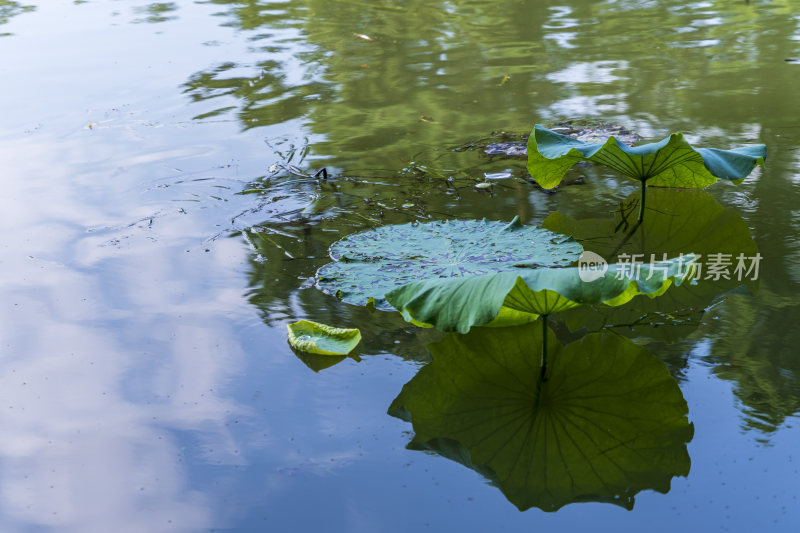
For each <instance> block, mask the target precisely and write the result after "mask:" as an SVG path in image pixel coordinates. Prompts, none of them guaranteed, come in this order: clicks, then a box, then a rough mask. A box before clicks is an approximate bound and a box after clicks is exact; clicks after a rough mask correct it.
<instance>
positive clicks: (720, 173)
mask: <svg viewBox="0 0 800 533" xmlns="http://www.w3.org/2000/svg"><path fill="white" fill-rule="evenodd" d="M766 157H767V148H766V146H765V145H763V144H760V145H756V146H746V147H742V148H734V149H733V150H718V149H716V148H693V147H692V146H691V145H690V144H689V143H688V142H687V141H686V139H684V137H683V135H682V134H680V133H673V134H671V135H670V136H669V137H666V138H665V139H663V140H661V141H658V142H655V143H650V144H643V145H641V146H636V147H631V146H628V145H627V144H625V143H623V142H620V141H619V140H617V139H616V138H615V137H610V138H609V139H608V140H607V141H605V142H603V143H588V142H585V141H580V140H578V139H574V138H572V137H569V136H567V135H561V134H560V133H556V132H554V131H550V130H548V129H547V128H544V127H543V126H540V125H539V124H537V125H535V126H534V129H533V132H532V133H531V135H530V137H529V138H528V172H530V174H531V176H532V177H533V179H534V180H536V182H537V183H538V184H539V185H541V186H542V187H543V188H545V189H552V188H553V187H555V186H556V185H558V184H559V183H561V179H562V178H563V176H564V174H565V173H566V172H567V170H569V169H570V168H571V167H572V166H573V165H574V164H575V163H578V162H579V161H592V162H594V163H599V164H601V165H605V166H607V167H609V168H612V169H614V170H616V171H618V172H620V173H622V174H624V175H625V176H628V177H629V178H632V179H635V180H637V181H640V182H642V183H645V182H647V184H648V185H655V186H660V187H683V188H703V187H708V186H709V185H711V184H712V183H714V182H716V181H717V179H726V180H729V181H733V182H734V183H739V182H741V181H742V180H744V179H745V178H746V177H747V176H748V175H749V174H750V172H752V171H753V169H754V168H755V167H756V165H761V166H763V165H764V160H765V159H766Z"/></svg>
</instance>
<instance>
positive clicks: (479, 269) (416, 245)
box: [317, 218, 583, 309]
mask: <svg viewBox="0 0 800 533" xmlns="http://www.w3.org/2000/svg"><path fill="white" fill-rule="evenodd" d="M582 251H583V248H582V247H581V246H580V245H579V244H577V243H575V242H574V241H573V240H572V239H571V238H568V237H565V236H564V235H559V234H557V233H553V232H550V231H547V230H543V229H541V228H537V227H534V226H526V225H524V224H522V223H520V221H519V219H518V218H515V219H514V220H513V221H512V222H510V223H505V222H494V221H486V220H447V221H440V222H429V223H411V224H398V225H391V226H382V227H379V228H375V229H371V230H367V231H364V232H361V233H356V234H353V235H348V236H347V237H345V238H343V239H341V240H339V241H337V242H335V243H334V244H333V245H331V247H330V255H331V257H332V258H333V259H334V262H333V263H329V264H327V265H324V266H323V267H322V268H320V269H319V270H318V271H317V287H318V288H320V289H322V290H323V291H325V292H327V293H329V294H334V295H336V296H337V297H339V298H340V299H341V300H343V301H345V302H347V303H351V304H355V305H366V304H367V303H368V302H370V301H374V304H375V307H376V308H378V309H392V307H391V306H390V305H389V304H387V303H386V301H385V299H384V295H385V294H386V293H387V292H389V291H391V290H393V289H396V288H398V287H401V286H402V285H405V284H406V283H409V282H411V281H417V280H421V279H450V278H459V277H464V276H476V275H482V274H489V273H497V272H504V271H521V270H529V269H533V268H537V267H552V266H565V265H569V264H570V263H572V262H574V261H576V260H577V259H578V258H579V257H580V255H581V252H582Z"/></svg>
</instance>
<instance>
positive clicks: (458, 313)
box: [386, 254, 694, 333]
mask: <svg viewBox="0 0 800 533" xmlns="http://www.w3.org/2000/svg"><path fill="white" fill-rule="evenodd" d="M693 261H694V256H692V255H691V254H689V255H686V256H683V257H679V258H676V259H672V260H669V261H664V262H658V263H654V264H645V265H639V266H637V267H635V268H631V266H632V265H631V264H613V265H609V266H608V269H607V271H606V272H605V273H604V274H603V275H602V276H601V277H599V278H596V279H593V280H592V281H585V280H584V278H585V277H586V276H585V271H584V270H582V269H581V268H580V267H567V268H537V269H530V270H528V269H520V270H519V271H517V272H497V273H493V274H486V275H483V276H468V277H460V278H453V279H428V280H424V281H418V282H413V283H409V284H407V285H404V286H402V287H400V288H398V289H395V290H393V291H391V292H389V293H387V294H386V300H387V301H388V302H389V303H390V304H392V305H393V306H394V307H395V308H397V309H399V310H401V312H402V313H403V315H404V316H405V317H406V318H407V319H413V320H414V321H416V322H418V323H423V324H431V325H433V326H435V327H436V328H438V329H440V330H442V331H458V332H460V333H466V332H468V331H469V330H470V328H471V327H473V326H483V325H487V324H489V325H492V326H505V325H512V324H520V323H524V322H530V321H533V320H535V319H536V318H537V316H538V315H549V314H551V313H557V312H559V311H564V310H566V309H570V308H573V307H577V306H579V305H582V304H601V303H602V304H607V305H622V304H624V303H626V302H628V301H629V300H630V299H631V298H633V297H634V296H637V295H639V294H647V295H648V296H650V297H653V298H654V297H656V296H659V295H661V294H662V293H663V292H664V291H666V290H667V288H669V286H670V285H671V284H673V283H674V284H676V285H680V284H681V283H682V281H683V280H684V279H685V278H687V277H689V276H690V275H691V273H692V271H693V270H692V264H693Z"/></svg>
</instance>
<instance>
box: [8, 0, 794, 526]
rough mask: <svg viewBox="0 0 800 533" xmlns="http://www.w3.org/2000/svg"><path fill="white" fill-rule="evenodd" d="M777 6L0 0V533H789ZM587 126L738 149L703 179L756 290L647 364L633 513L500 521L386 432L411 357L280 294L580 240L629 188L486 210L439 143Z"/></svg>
mask: <svg viewBox="0 0 800 533" xmlns="http://www.w3.org/2000/svg"><path fill="white" fill-rule="evenodd" d="M797 7H798V6H795V5H794V3H793V2H778V1H773V2H770V1H752V2H749V3H748V2H719V1H709V2H697V3H683V2H678V1H674V0H673V1H668V2H663V3H656V2H633V1H622V0H620V1H606V2H586V1H582V0H581V1H577V0H576V1H573V2H511V1H503V2H485V1H478V0H475V1H463V2H434V3H431V2H422V1H408V2H363V3H362V2H357V1H332V2H319V1H316V0H305V1H290V2H266V1H260V0H249V1H244V0H242V1H237V0H208V1H196V2H190V1H176V2H164V3H147V2H145V1H143V0H136V1H132V0H117V1H114V2H100V1H95V2H81V1H77V0H76V1H65V0H48V1H47V2H44V1H41V0H20V1H11V2H9V1H8V0H5V1H4V0H0V116H2V120H0V161H2V165H0V184H2V188H1V189H0V230H2V234H1V236H0V427H1V428H2V437H0V530H2V531H4V532H6V531H7V532H28V531H74V532H95V531H97V532H107V531H118V532H125V531H131V532H143V531H146V532H194V531H242V532H250V531H315V530H324V531H347V532H360V531H364V532H367V531H368V532H372V531H385V532H390V531H404V532H405V531H417V530H429V531H475V532H479V531H488V530H492V531H522V530H550V529H559V530H563V531H578V530H584V529H593V530H596V531H615V532H616V531H644V530H647V531H663V532H671V531H681V530H683V531H717V530H721V531H738V532H749V531H787V532H788V531H796V530H797V528H798V527H800V502H798V493H800V490H798V487H800V473H799V471H798V469H800V464H798V463H799V462H800V457H798V456H797V450H798V442H800V430H799V429H798V418H797V414H798V412H800V359H798V356H797V353H798V352H797V349H796V346H797V341H800V328H798V327H797V323H798V320H800V301H798V299H797V294H798V284H799V283H800V274H799V272H800V271H798V267H797V265H798V250H800V248H799V247H798V245H797V235H798V231H799V230H800V215H799V213H800V211H798V206H800V200H798V183H799V182H798V179H797V175H798V168H799V167H800V165H799V164H798V154H800V152H798V150H797V147H796V144H797V140H798V138H800V124H798V122H797V119H796V117H797V116H800V109H799V107H800V106H799V104H798V102H797V98H796V89H795V88H796V80H797V76H798V75H800V66H796V65H794V64H793V63H791V62H787V61H784V60H785V59H792V58H800V44H799V39H800V27H798V24H799V23H800V19H798V17H797V16H796V15H795V12H796V8H797ZM506 76H508V78H505V77H506ZM504 79H505V81H504ZM586 117H588V118H591V119H600V120H608V121H612V122H615V123H620V124H624V125H626V127H629V128H631V129H634V130H635V131H637V132H639V133H640V134H641V135H642V136H643V137H646V138H651V139H656V138H661V137H663V136H665V135H666V134H667V133H669V131H673V130H682V131H686V132H687V134H688V136H689V138H690V140H691V141H692V142H699V143H700V144H701V145H707V146H719V147H723V148H724V147H729V146H735V145H739V144H747V143H757V142H763V143H766V144H767V146H768V149H769V151H770V152H769V154H770V155H769V160H768V164H767V167H766V169H764V170H757V171H756V173H755V174H754V175H753V176H751V178H749V179H748V180H747V181H746V182H745V183H744V184H743V185H741V186H740V187H738V188H736V187H734V186H732V185H730V184H727V183H720V184H717V185H715V186H714V187H712V188H710V189H709V192H710V193H711V194H712V195H713V197H714V198H715V199H716V201H717V202H718V203H719V205H721V206H722V207H724V208H731V209H733V210H734V211H735V212H736V213H737V216H739V217H741V218H742V219H743V220H744V222H745V223H746V225H747V227H748V228H749V229H750V231H751V234H752V237H753V239H754V241H755V243H756V244H757V246H758V249H759V251H760V253H761V254H762V255H763V256H764V259H763V263H762V267H763V270H762V276H761V281H760V285H759V288H758V293H757V294H756V295H755V296H751V295H731V296H729V297H727V298H725V299H723V300H722V301H720V302H717V303H715V304H714V305H713V306H712V305H709V306H708V308H707V309H706V310H705V312H704V313H703V314H702V319H701V321H700V323H699V325H698V326H697V327H696V328H694V329H693V330H692V331H691V332H689V333H687V334H686V335H681V336H680V338H679V340H678V341H677V342H675V343H672V344H667V343H664V342H661V341H658V340H656V341H653V342H650V343H649V344H648V346H649V347H650V349H651V350H652V351H653V352H654V353H655V354H656V355H657V356H658V357H659V358H661V359H662V360H664V361H665V362H666V363H667V366H668V368H669V369H670V372H671V373H672V375H673V376H674V377H675V378H676V380H677V381H678V383H679V385H680V389H681V391H682V393H683V395H684V397H685V399H686V401H687V403H688V407H689V419H690V420H691V422H692V423H693V424H694V428H695V429H694V438H693V439H692V440H691V442H690V443H689V444H688V452H689V455H690V457H691V471H690V473H689V475H688V477H675V478H674V479H673V480H672V484H671V490H669V492H668V493H666V494H661V493H658V492H655V491H643V492H641V493H639V494H638V495H637V496H636V503H635V507H634V509H633V510H632V511H627V510H625V509H622V508H620V507H616V506H613V505H608V504H601V503H575V504H572V505H568V506H566V507H564V508H562V509H561V510H559V511H557V512H553V513H545V512H543V511H540V510H538V509H535V508H534V509H530V510H528V511H525V512H520V511H519V510H518V509H517V508H516V507H514V505H512V504H511V503H510V502H509V501H508V500H507V499H506V497H505V496H504V495H503V493H502V492H501V491H500V490H498V489H497V488H496V487H494V486H492V485H490V484H489V482H488V481H487V480H486V479H485V478H483V477H482V476H480V475H479V474H478V473H476V472H474V471H472V470H470V469H467V468H465V467H464V466H462V465H460V464H457V463H456V462H453V461H449V460H447V459H445V458H443V457H440V456H438V455H434V454H428V453H424V452H420V451H412V450H408V449H406V445H407V444H408V443H409V441H410V440H411V438H412V436H413V431H412V427H411V425H410V424H409V423H407V422H404V421H402V420H399V419H397V418H393V417H391V416H389V415H388V414H387V409H388V407H389V405H390V404H391V403H392V401H393V400H394V398H395V397H396V396H397V395H398V393H399V392H400V390H401V389H402V387H403V385H404V384H405V383H407V382H408V381H409V380H410V379H411V378H412V377H413V376H414V375H415V374H416V373H417V371H418V370H419V368H421V366H422V365H423V364H425V361H426V360H427V355H426V350H425V345H426V344H427V343H428V342H431V341H433V340H435V339H437V338H438V336H437V334H436V333H435V332H431V331H424V330H423V331H421V330H417V329H416V328H413V327H411V326H409V325H407V324H406V323H405V322H403V321H402V320H401V319H400V318H398V317H396V316H394V315H392V314H390V313H377V314H375V315H371V314H369V313H368V312H367V311H365V310H363V309H359V308H354V307H352V306H347V305H346V304H341V303H339V302H337V301H336V300H335V299H333V298H331V297H329V296H327V295H324V294H322V293H321V292H319V291H317V290H316V289H315V288H314V287H313V280H312V278H313V275H314V272H315V271H316V269H317V268H318V267H319V266H321V265H323V264H324V263H326V262H327V261H328V258H327V251H326V250H327V246H328V245H329V244H330V243H331V242H333V241H334V240H336V239H337V238H340V237H341V236H343V235H345V234H347V233H350V232H353V231H359V230H362V229H366V228H368V227H371V226H373V225H375V224H379V223H401V222H408V221H411V220H414V219H420V220H429V219H436V218H442V217H446V216H458V217H464V218H481V217H486V218H490V219H497V220H510V219H511V218H513V216H515V215H520V216H521V217H522V218H523V219H524V220H525V221H526V222H529V223H534V224H539V223H541V222H542V221H543V220H544V219H545V217H546V216H547V215H548V214H550V213H551V212H553V211H557V210H559V211H562V212H565V213H567V214H570V215H571V216H574V217H578V218H593V217H602V216H608V214H609V213H610V212H611V211H612V210H613V209H614V207H615V206H616V203H617V202H618V201H619V200H621V199H622V198H624V197H625V196H627V195H628V194H631V193H635V191H636V184H635V183H633V182H627V181H624V180H623V179H622V178H619V177H617V176H615V175H613V174H612V173H610V172H605V171H603V170H598V169H594V168H583V169H578V170H576V171H575V173H574V175H573V178H576V177H580V178H581V179H582V180H583V181H584V182H585V183H584V184H583V185H580V186H575V187H564V188H563V189H562V190H561V191H560V192H559V193H557V194H554V195H547V194H544V193H542V192H541V191H540V190H538V189H537V188H535V187H534V186H533V185H531V184H530V183H528V182H527V181H525V180H522V179H510V180H506V181H503V182H502V183H499V184H498V185H497V186H495V189H494V194H493V195H487V194H485V193H481V192H480V191H476V190H475V189H474V187H473V186H472V185H473V182H472V181H470V180H472V179H475V178H482V177H483V175H484V174H485V173H493V172H501V171H502V172H510V173H512V174H514V175H515V176H516V175H519V173H524V171H523V170H522V169H523V167H524V161H520V160H503V159H494V160H489V159H487V158H485V157H482V156H481V155H480V153H479V152H475V151H472V152H470V151H468V152H453V151H452V150H451V149H452V148H453V147H455V146H459V145H463V144H464V143H467V142H469V141H474V140H477V139H481V138H483V137H486V136H489V135H490V134H491V133H492V132H493V131H496V130H504V131H509V132H517V133H519V132H527V131H529V130H530V128H531V126H532V124H533V123H534V122H554V121H558V120H562V119H567V118H578V119H581V118H586ZM289 165H294V166H295V167H297V169H299V170H302V171H303V172H310V173H313V172H314V171H316V170H317V169H318V168H320V167H322V166H325V167H327V168H328V169H329V170H330V171H331V173H332V174H333V175H336V176H340V177H343V176H347V177H350V178H357V179H351V180H349V181H348V180H344V179H340V180H335V179H334V180H331V181H330V182H329V183H328V184H323V185H319V184H317V182H315V181H314V180H309V179H305V178H302V177H300V176H297V175H295V174H292V173H291V172H289V171H288V170H287V169H288V167H289ZM414 166H417V167H420V166H421V167H424V168H423V170H419V168H418V169H417V170H413V167H414ZM403 169H405V170H403ZM426 169H427V173H425V170H426ZM434 174H435V175H442V176H445V177H447V176H453V177H454V180H453V182H452V186H447V185H446V183H445V182H444V181H442V179H434V178H432V176H434ZM254 187H255V188H258V189H260V191H261V192H259V193H253V194H239V193H240V192H242V191H245V190H248V189H252V188H254ZM409 203H411V204H414V207H413V208H409V207H403V205H404V204H409ZM253 225H259V226H260V227H261V228H262V229H263V231H264V232H265V234H266V235H267V236H269V238H270V241H268V243H267V244H266V245H264V246H263V247H253V246H251V244H250V243H248V241H247V240H246V239H245V238H243V236H242V233H241V232H242V230H245V229H247V228H249V227H251V226H253ZM301 318H308V319H312V320H318V321H321V322H326V323H331V324H337V325H342V326H351V325H355V326H358V327H360V328H361V329H362V332H363V333H364V341H363V342H362V345H361V346H360V347H359V349H358V351H357V357H352V358H347V359H345V360H344V361H342V362H340V363H338V364H336V365H334V366H331V367H330V368H326V369H323V370H321V371H319V372H315V371H314V370H312V367H314V364H313V362H311V363H309V364H306V362H304V361H303V360H302V359H301V358H299V357H298V356H296V355H295V354H294V353H293V352H292V350H291V349H290V348H289V346H288V344H287V342H286V328H285V327H286V324H288V323H290V322H293V321H295V320H298V319H301ZM638 342H641V343H646V342H647V341H646V340H643V339H639V341H638ZM314 368H316V369H318V367H314Z"/></svg>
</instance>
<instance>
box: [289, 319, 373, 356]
mask: <svg viewBox="0 0 800 533" xmlns="http://www.w3.org/2000/svg"><path fill="white" fill-rule="evenodd" d="M286 329H287V330H288V331H289V345H290V346H291V347H292V348H294V349H296V350H300V351H302V352H307V353H311V354H320V355H347V354H349V353H350V352H352V351H353V349H354V348H355V347H356V346H357V345H358V343H359V342H361V332H360V331H359V330H358V329H345V328H335V327H333V326H328V325H326V324H320V323H319V322H312V321H311V320H299V321H297V322H294V323H292V324H289V325H287V326H286Z"/></svg>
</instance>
